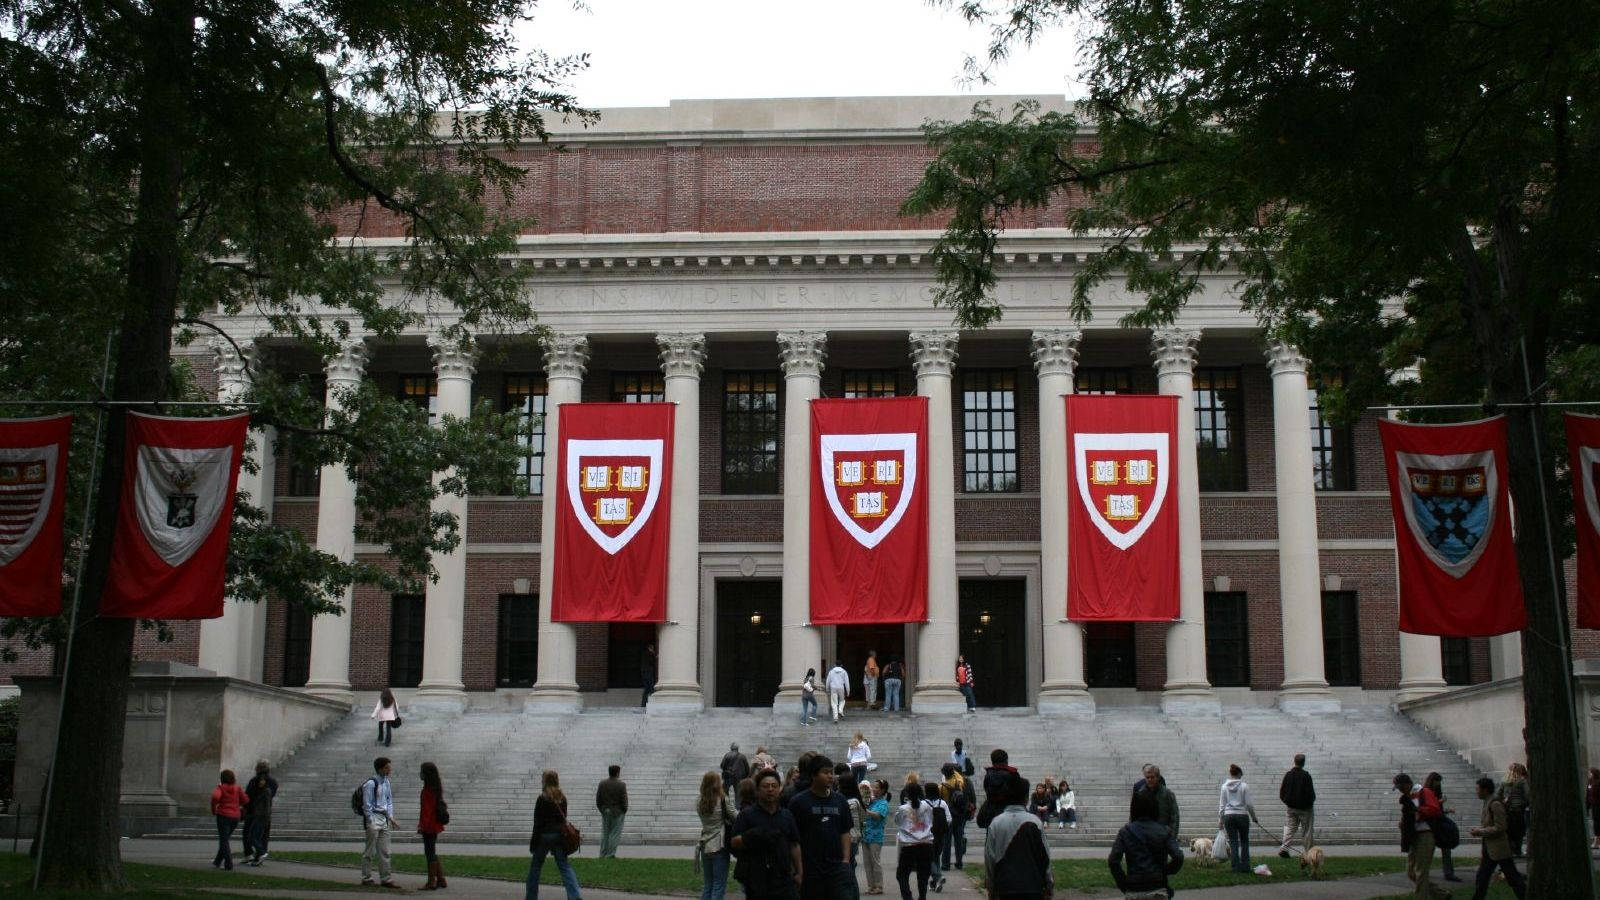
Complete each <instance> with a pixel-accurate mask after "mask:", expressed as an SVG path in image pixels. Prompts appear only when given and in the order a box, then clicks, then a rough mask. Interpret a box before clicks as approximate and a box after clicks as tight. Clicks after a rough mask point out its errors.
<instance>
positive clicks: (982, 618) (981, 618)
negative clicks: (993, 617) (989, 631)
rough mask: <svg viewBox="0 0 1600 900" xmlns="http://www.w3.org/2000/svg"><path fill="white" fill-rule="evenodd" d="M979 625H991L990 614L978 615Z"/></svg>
mask: <svg viewBox="0 0 1600 900" xmlns="http://www.w3.org/2000/svg"><path fill="white" fill-rule="evenodd" d="M978 624H979V625H987V624H989V614H988V613H979V614H978Z"/></svg>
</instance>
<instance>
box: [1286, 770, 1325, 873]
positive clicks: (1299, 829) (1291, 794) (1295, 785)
mask: <svg viewBox="0 0 1600 900" xmlns="http://www.w3.org/2000/svg"><path fill="white" fill-rule="evenodd" d="M1278 799H1279V800H1281V801H1282V802H1283V805H1284V808H1285V809H1287V810H1288V814H1289V821H1287V822H1285V823H1284V825H1283V843H1282V844H1281V845H1280V846H1279V847H1278V855H1279V856H1281V857H1283V858H1284V859H1288V858H1289V848H1290V847H1292V846H1293V845H1294V838H1295V835H1297V834H1298V835H1299V836H1300V852H1301V853H1304V852H1305V851H1307V850H1310V849H1311V825H1312V808H1313V807H1314V806H1315V804H1316V802H1317V789H1316V787H1315V786H1314V785H1313V784H1312V782H1311V773H1310V772H1307V771H1306V755H1305V754H1304V753H1296V754H1295V755H1294V768H1292V769H1290V770H1289V771H1287V772H1285V773H1283V783H1282V784H1280V785H1279V786H1278Z"/></svg>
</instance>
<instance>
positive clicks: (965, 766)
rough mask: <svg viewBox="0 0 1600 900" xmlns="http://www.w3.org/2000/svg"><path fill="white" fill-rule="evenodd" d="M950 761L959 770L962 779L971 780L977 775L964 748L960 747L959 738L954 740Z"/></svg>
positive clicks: (975, 768)
mask: <svg viewBox="0 0 1600 900" xmlns="http://www.w3.org/2000/svg"><path fill="white" fill-rule="evenodd" d="M950 761H951V762H953V763H955V764H956V768H958V769H960V770H961V775H962V777H964V778H971V777H972V776H973V775H976V774H977V773H978V770H977V767H976V766H974V765H973V764H972V758H971V757H969V756H967V751H966V747H965V746H964V745H962V743H961V738H956V740H955V745H954V749H952V750H951V751H950Z"/></svg>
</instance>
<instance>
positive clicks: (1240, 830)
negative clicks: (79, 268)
mask: <svg viewBox="0 0 1600 900" xmlns="http://www.w3.org/2000/svg"><path fill="white" fill-rule="evenodd" d="M1252 819H1254V820H1255V823H1256V824H1257V825H1260V824H1261V820H1260V819H1257V818H1256V807H1255V801H1254V799H1253V798H1252V797H1251V796H1250V785H1248V784H1246V783H1245V781H1244V770H1243V769H1241V768H1239V766H1238V765H1237V764H1234V765H1230V766H1228V780H1227V781H1224V782H1223V783H1222V801H1221V803H1220V804H1219V805H1218V807H1217V820H1218V821H1217V827H1218V828H1221V829H1223V830H1224V831H1226V832H1227V834H1228V859H1229V861H1230V862H1231V863H1232V864H1233V870H1234V871H1235V872H1245V873H1248V872H1249V871H1250V822H1251V820H1252Z"/></svg>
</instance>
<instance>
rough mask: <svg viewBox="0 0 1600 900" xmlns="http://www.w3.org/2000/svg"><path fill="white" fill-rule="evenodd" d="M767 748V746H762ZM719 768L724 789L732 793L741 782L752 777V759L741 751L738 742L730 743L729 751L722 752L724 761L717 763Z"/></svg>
mask: <svg viewBox="0 0 1600 900" xmlns="http://www.w3.org/2000/svg"><path fill="white" fill-rule="evenodd" d="M761 749H762V750H765V749H766V748H761ZM717 769H718V771H719V772H721V774H722V787H723V789H724V791H726V792H728V793H732V792H733V790H734V788H736V787H738V785H739V782H741V781H743V780H745V779H746V778H749V777H750V760H748V759H746V758H745V755H744V754H743V753H740V752H739V744H738V742H734V743H732V744H729V745H728V752H727V753H724V754H722V762H720V763H718V764H717Z"/></svg>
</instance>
